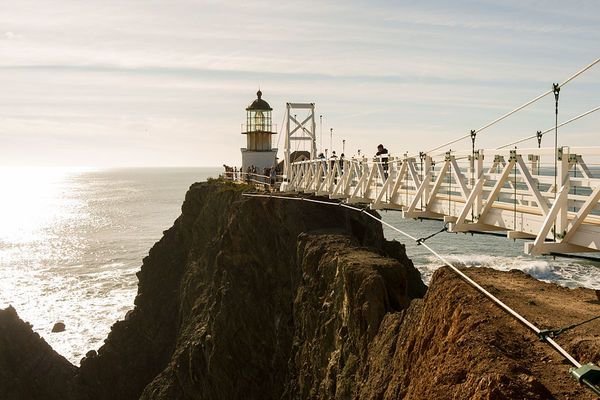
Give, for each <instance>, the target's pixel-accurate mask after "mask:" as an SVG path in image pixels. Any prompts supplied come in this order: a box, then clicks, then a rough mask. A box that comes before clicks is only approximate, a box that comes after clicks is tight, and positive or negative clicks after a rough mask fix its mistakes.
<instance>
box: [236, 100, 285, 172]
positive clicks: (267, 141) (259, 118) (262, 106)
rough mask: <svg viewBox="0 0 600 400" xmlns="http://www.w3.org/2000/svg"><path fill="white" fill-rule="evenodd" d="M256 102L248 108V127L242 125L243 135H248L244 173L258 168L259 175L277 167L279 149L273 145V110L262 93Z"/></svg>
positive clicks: (244, 152)
mask: <svg viewBox="0 0 600 400" xmlns="http://www.w3.org/2000/svg"><path fill="white" fill-rule="evenodd" d="M256 97H257V98H256V100H254V101H253V102H252V104H250V105H249V106H248V107H247V108H246V126H245V129H244V125H242V135H246V147H245V148H242V149H241V150H242V171H244V172H246V171H247V170H248V167H252V166H254V167H256V169H257V171H258V172H259V173H262V170H263V169H264V168H273V167H274V166H275V165H276V156H277V149H274V148H273V147H272V144H271V136H272V135H274V134H275V132H273V131H272V130H273V129H272V120H271V111H273V109H272V108H271V106H270V105H269V103H267V102H266V101H264V100H263V99H262V92H261V91H260V90H259V91H258V92H256Z"/></svg>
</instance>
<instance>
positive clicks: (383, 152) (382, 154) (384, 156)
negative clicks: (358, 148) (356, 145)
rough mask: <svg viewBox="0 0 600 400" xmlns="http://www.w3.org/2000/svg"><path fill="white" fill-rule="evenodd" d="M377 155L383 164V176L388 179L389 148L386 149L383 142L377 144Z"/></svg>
mask: <svg viewBox="0 0 600 400" xmlns="http://www.w3.org/2000/svg"><path fill="white" fill-rule="evenodd" d="M375 157H378V158H379V161H380V162H381V164H382V166H383V176H384V177H385V179H387V177H388V158H389V153H388V149H386V148H385V147H383V145H382V144H380V145H379V146H377V153H375Z"/></svg>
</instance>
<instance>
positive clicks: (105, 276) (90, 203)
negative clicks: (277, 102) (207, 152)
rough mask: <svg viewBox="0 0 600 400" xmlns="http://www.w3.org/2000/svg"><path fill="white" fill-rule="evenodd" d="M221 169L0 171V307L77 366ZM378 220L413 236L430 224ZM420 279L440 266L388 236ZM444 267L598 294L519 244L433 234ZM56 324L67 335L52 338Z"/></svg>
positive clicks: (572, 265) (569, 266) (589, 271)
mask: <svg viewBox="0 0 600 400" xmlns="http://www.w3.org/2000/svg"><path fill="white" fill-rule="evenodd" d="M221 172H222V168H128V169H64V168H44V169H40V168H18V169H16V168H2V169H0V179H1V180H2V185H3V191H2V196H0V307H1V308H4V307H6V306H8V305H9V304H10V305H12V306H14V307H15V308H16V310H17V312H18V313H19V315H20V317H21V318H22V319H24V320H26V321H28V322H29V323H31V324H32V325H33V329H34V330H35V331H36V332H38V333H39V334H40V335H41V336H42V337H43V338H44V339H45V340H46V341H47V342H48V343H49V344H50V345H51V346H52V347H53V348H54V349H55V350H57V351H58V352H59V353H60V354H62V355H63V356H65V357H66V358H67V359H68V360H69V361H71V362H73V363H74V364H76V365H79V362H80V360H81V358H82V357H84V355H85V353H86V352H87V351H89V350H92V349H96V350H97V349H98V348H99V347H100V346H101V345H102V343H103V340H104V339H105V338H106V336H107V334H108V332H109V331H110V327H111V325H112V324H113V323H114V322H115V321H117V320H119V319H122V318H123V317H124V316H125V314H126V313H127V311H129V310H130V309H131V308H132V306H133V299H134V297H135V294H136V291H137V278H136V276H135V273H136V272H137V271H138V270H139V268H140V266H141V264H142V259H143V258H144V257H145V256H146V255H147V254H148V251H149V249H150V247H152V245H153V244H154V243H155V242H156V241H157V240H159V239H160V238H161V236H162V232H163V231H164V230H166V229H168V228H169V227H170V226H171V225H172V224H173V221H174V220H175V219H176V218H177V216H178V215H179V214H180V211H181V204H182V202H183V199H184V195H185V192H186V191H187V189H188V187H189V186H190V185H191V184H192V183H193V182H197V181H203V180H206V179H207V178H208V177H216V176H218V175H219V174H220V173H221ZM382 216H383V218H384V220H385V221H387V222H389V223H391V224H392V225H394V226H396V227H397V228H399V229H402V230H404V231H406V232H407V233H409V234H411V235H413V236H415V237H425V236H428V235H430V234H432V233H434V232H436V231H438V230H439V229H440V228H441V227H442V223H441V222H439V221H422V222H419V221H413V220H404V219H402V218H401V216H400V214H399V213H398V212H393V211H389V212H382ZM384 231H385V234H386V237H388V238H394V239H398V240H399V241H401V242H402V243H405V244H406V248H407V253H408V256H409V257H410V258H411V259H412V260H413V262H414V264H415V266H416V267H417V268H418V269H419V270H420V272H421V274H422V276H423V278H424V280H425V281H426V282H428V281H429V279H430V278H431V275H432V273H433V271H435V269H436V268H438V267H439V266H440V265H441V263H440V262H439V261H438V260H437V259H436V258H435V257H433V256H431V255H430V254H429V253H428V252H427V251H426V249H425V248H423V247H422V246H417V245H416V244H414V243H411V242H409V241H407V240H406V239H405V238H404V237H402V236H401V235H399V234H397V233H396V232H395V231H393V230H390V229H388V228H385V229H384ZM427 243H428V244H429V245H430V246H432V247H433V248H434V249H436V250H437V251H438V252H439V253H441V254H442V255H444V256H446V257H447V258H448V259H449V260H451V261H452V262H456V263H460V264H463V265H467V266H472V267H477V266H487V267H493V268H497V269H501V270H510V269H520V270H522V271H525V272H526V273H529V274H531V275H532V276H534V277H536V278H538V279H542V280H545V281H552V282H557V283H559V284H561V285H564V286H567V287H578V286H582V287H590V288H600V261H599V262H593V261H582V260H573V259H563V258H557V259H553V258H552V257H530V256H526V255H524V254H523V242H522V241H516V242H513V241H511V240H508V239H505V238H499V237H491V236H483V235H477V236H471V235H464V234H450V233H441V234H439V235H437V236H435V237H433V238H431V239H429V240H428V242H427ZM58 321H62V322H64V324H65V325H66V330H65V331H64V332H61V333H51V329H52V327H53V325H54V324H55V323H56V322H58Z"/></svg>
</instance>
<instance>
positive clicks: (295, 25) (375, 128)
mask: <svg viewBox="0 0 600 400" xmlns="http://www.w3.org/2000/svg"><path fill="white" fill-rule="evenodd" d="M598 57H600V2H598V1H597V0H587V1H586V0H581V1H580V0H570V1H564V0H561V1H555V0H547V1H541V0H540V1H538V0H503V1H468V0H459V1H452V2H447V1H350V0H346V1H321V2H313V1H304V2H303V1H294V2H288V1H277V2H275V1H252V0H245V1H183V0H170V1H152V0H143V1H142V0H140V1H126V0H120V1H111V0H104V1H91V0H90V1H78V0H77V1H66V0H56V1H39V0H37V1H28V0H20V1H18V2H7V1H5V2H1V3H0V88H1V90H0V165H3V166H85V167H129V166H218V165H222V164H224V163H226V164H229V165H237V164H240V163H241V155H240V147H245V137H244V136H243V135H241V132H240V131H241V124H242V123H243V122H245V118H246V115H245V113H246V112H245V108H246V107H247V106H248V105H249V104H250V103H251V102H252V101H253V100H254V99H255V97H256V91H257V89H258V88H259V87H260V89H261V90H262V92H263V99H265V100H267V101H268V102H269V103H270V105H271V106H272V107H273V109H274V110H273V122H274V124H276V125H277V127H276V131H277V132H280V131H281V132H282V133H283V131H282V129H281V128H282V126H283V125H284V124H283V123H282V122H283V121H284V117H285V104H286V102H311V103H315V104H316V114H317V131H318V132H317V133H320V132H323V136H322V137H319V138H318V140H317V145H318V146H319V147H320V149H324V148H331V147H333V148H334V149H336V150H338V154H339V152H341V150H342V141H343V140H345V149H344V151H345V153H346V154H347V155H351V154H355V153H356V152H357V151H358V149H361V150H362V152H363V153H364V154H369V153H374V152H375V151H376V146H377V144H379V143H383V144H384V145H385V146H386V147H387V148H388V149H389V151H390V153H391V154H392V155H401V154H404V153H405V152H409V153H411V154H412V153H415V152H419V151H427V150H429V149H431V148H433V147H435V146H437V145H438V144H441V143H443V142H447V141H449V140H451V139H454V138H456V137H460V136H463V135H465V134H467V133H468V132H469V131H470V130H471V129H476V128H479V127H481V126H483V125H485V124H486V123H487V122H490V121H491V120H493V119H495V118H496V117H498V116H500V115H502V114H504V113H505V112H507V111H510V110H512V109H514V108H515V107H517V106H519V105H521V104H523V103H524V102H526V101H528V100H530V99H532V98H534V97H536V96H537V95H539V94H541V93H543V92H545V91H547V90H548V89H550V88H551V86H552V83H553V82H561V81H564V80H565V79H566V78H567V77H569V76H570V75H572V74H573V73H575V72H577V71H578V70H579V69H581V68H582V67H584V66H586V65H588V64H589V63H591V62H592V61H594V60H595V59H597V58H598ZM598 105H600V64H598V65H596V67H594V68H592V69H590V70H589V71H588V72H586V73H585V74H583V75H582V76H580V77H579V78H577V79H576V80H574V81H573V82H571V83H569V84H568V85H566V86H565V87H563V88H562V90H561V94H560V115H559V119H560V120H566V119H569V118H571V117H573V116H575V115H578V114H580V113H583V112H585V111H588V110H590V109H592V108H594V107H597V106H598ZM319 116H322V124H320V123H319ZM553 124H554V99H553V97H552V96H548V97H546V98H544V99H543V100H541V101H539V102H537V103H536V104H535V105H533V106H532V107H528V108H527V109H526V110H524V111H522V112H520V113H518V114H516V115H515V116H513V117H511V118H509V119H507V120H505V121H503V122H502V123H499V124H497V125H495V126H494V127H493V128H490V129H488V130H486V131H485V134H484V132H482V133H481V134H480V135H479V137H478V139H477V140H478V142H477V147H478V148H486V149H487V148H494V147H497V146H500V145H502V144H505V143H508V142H511V141H514V140H517V139H520V138H522V137H526V136H531V135H532V134H535V131H536V130H545V129H547V128H550V127H552V126H553ZM331 128H333V135H332V137H331V136H330V132H331V131H330V129H331ZM599 131H600V112H597V113H594V114H592V115H590V116H588V117H586V118H584V119H581V120H580V121H577V122H575V123H573V124H570V125H568V126H566V127H564V128H562V129H560V131H559V144H561V145H571V146H574V145H578V146H600V140H599V139H598V138H599V137H600V135H599ZM280 136H281V135H276V136H274V138H273V139H274V140H273V141H274V143H273V144H274V146H277V145H278V147H279V148H280V153H279V156H280V158H282V157H283V156H282V153H281V151H282V150H283V143H284V139H283V137H280ZM552 139H553V138H552ZM552 139H551V138H550V137H547V138H546V137H545V138H544V142H543V145H548V146H552V145H553V140H552ZM522 146H524V147H535V146H536V143H535V142H533V143H529V144H527V143H524V144H523V145H522ZM453 147H454V148H453V150H456V149H457V148H470V141H469V140H467V141H463V142H460V143H457V144H455V145H453ZM299 148H300V149H301V148H302V146H301V145H300V147H299Z"/></svg>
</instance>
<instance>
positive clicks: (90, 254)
mask: <svg viewBox="0 0 600 400" xmlns="http://www.w3.org/2000/svg"><path fill="white" fill-rule="evenodd" d="M219 172H220V170H219V169H215V168H163V169H150V168H148V169H114V170H91V169H64V168H0V182H2V188H3V191H2V196H0V277H1V278H0V307H1V308H4V307H6V306H8V305H9V304H10V305H12V306H13V307H15V308H16V310H17V312H18V313H19V316H20V317H21V318H22V319H24V320H26V321H28V322H30V323H31V324H32V325H33V329H34V330H35V331H36V332H38V333H39V334H40V335H41V336H42V337H44V339H45V340H46V341H47V342H48V343H49V344H50V345H51V346H52V347H53V348H54V349H55V350H57V351H58V352H59V353H61V354H62V355H64V356H65V357H66V358H67V359H69V360H70V361H71V362H73V363H75V364H79V361H80V359H81V358H82V357H83V356H84V355H85V353H86V352H87V351H89V350H91V349H98V348H99V347H100V346H101V345H102V342H103V340H104V339H105V338H106V336H107V334H108V332H109V330H110V326H111V325H112V324H113V323H114V322H115V321H117V320H118V319H121V318H123V316H124V315H125V313H126V312H127V311H128V310H129V309H130V308H131V307H132V305H133V298H134V296H135V294H136V291H137V278H136V276H135V273H136V272H137V271H138V270H139V267H140V266H141V263H142V258H143V257H144V256H145V255H147V254H148V250H149V249H150V247H151V246H152V245H153V244H154V243H155V242H156V241H157V240H158V239H160V237H161V236H162V231H163V230H165V229H167V228H169V227H170V226H171V225H172V223H173V221H174V220H175V218H176V217H177V216H178V215H179V213H180V207H181V203H182V201H183V198H184V195H185V192H186V190H187V188H188V187H189V185H190V184H191V183H193V182H195V181H200V180H205V179H206V178H207V177H209V176H217V175H218V173H219ZM57 321H63V322H64V323H65V325H66V331H65V332H62V333H51V329H52V326H53V325H54V323H55V322H57Z"/></svg>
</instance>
